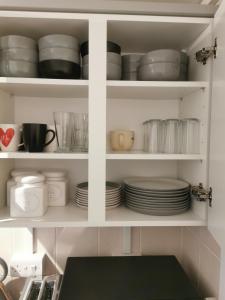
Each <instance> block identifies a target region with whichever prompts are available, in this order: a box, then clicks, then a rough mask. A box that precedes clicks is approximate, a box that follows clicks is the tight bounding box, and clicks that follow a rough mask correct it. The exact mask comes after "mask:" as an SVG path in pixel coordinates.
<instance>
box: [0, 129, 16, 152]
mask: <svg viewBox="0 0 225 300" xmlns="http://www.w3.org/2000/svg"><path fill="white" fill-rule="evenodd" d="M19 144H20V127H19V125H17V124H0V148H1V150H2V151H3V152H16V151H17V150H18V146H19Z"/></svg>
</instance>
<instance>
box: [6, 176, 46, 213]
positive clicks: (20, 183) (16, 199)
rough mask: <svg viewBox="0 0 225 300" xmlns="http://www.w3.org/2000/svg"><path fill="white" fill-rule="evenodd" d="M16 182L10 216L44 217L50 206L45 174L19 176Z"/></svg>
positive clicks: (12, 194) (13, 187)
mask: <svg viewBox="0 0 225 300" xmlns="http://www.w3.org/2000/svg"><path fill="white" fill-rule="evenodd" d="M15 182H16V184H15V185H13V186H12V187H11V193H10V196H11V199H10V216H11V217H17V218H19V217H25V218H26V217H28V218H29V217H42V216H43V215H44V214H45V212H46V210H47V207H48V195H47V185H46V183H45V176H44V175H42V174H39V175H32V176H17V177H15Z"/></svg>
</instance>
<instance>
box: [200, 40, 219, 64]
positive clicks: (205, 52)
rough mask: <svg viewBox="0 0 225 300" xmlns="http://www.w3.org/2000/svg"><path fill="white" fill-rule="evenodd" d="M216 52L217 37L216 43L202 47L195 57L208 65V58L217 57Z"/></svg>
mask: <svg viewBox="0 0 225 300" xmlns="http://www.w3.org/2000/svg"><path fill="white" fill-rule="evenodd" d="M216 54H217V38H215V41H214V45H213V46H212V47H207V48H202V49H201V50H199V51H197V52H196V53H195V57H196V60H197V62H200V63H202V64H203V65H206V62H207V59H208V58H209V57H210V56H213V57H214V58H216Z"/></svg>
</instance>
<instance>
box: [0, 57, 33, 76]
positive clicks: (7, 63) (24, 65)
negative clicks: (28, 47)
mask: <svg viewBox="0 0 225 300" xmlns="http://www.w3.org/2000/svg"><path fill="white" fill-rule="evenodd" d="M0 75H1V76H6V77H30V78H32V77H37V64H36V63H31V62H27V61H17V60H3V61H1V62H0Z"/></svg>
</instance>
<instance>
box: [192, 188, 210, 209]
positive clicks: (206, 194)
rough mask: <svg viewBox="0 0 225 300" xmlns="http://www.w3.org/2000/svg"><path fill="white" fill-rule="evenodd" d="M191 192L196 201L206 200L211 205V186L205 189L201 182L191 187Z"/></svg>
mask: <svg viewBox="0 0 225 300" xmlns="http://www.w3.org/2000/svg"><path fill="white" fill-rule="evenodd" d="M191 193H192V195H193V196H194V197H195V198H196V200H198V201H204V202H206V201H208V202H209V206H210V207H212V188H211V187H210V188H209V189H205V188H204V187H203V184H202V183H199V185H196V186H192V187H191Z"/></svg>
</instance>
